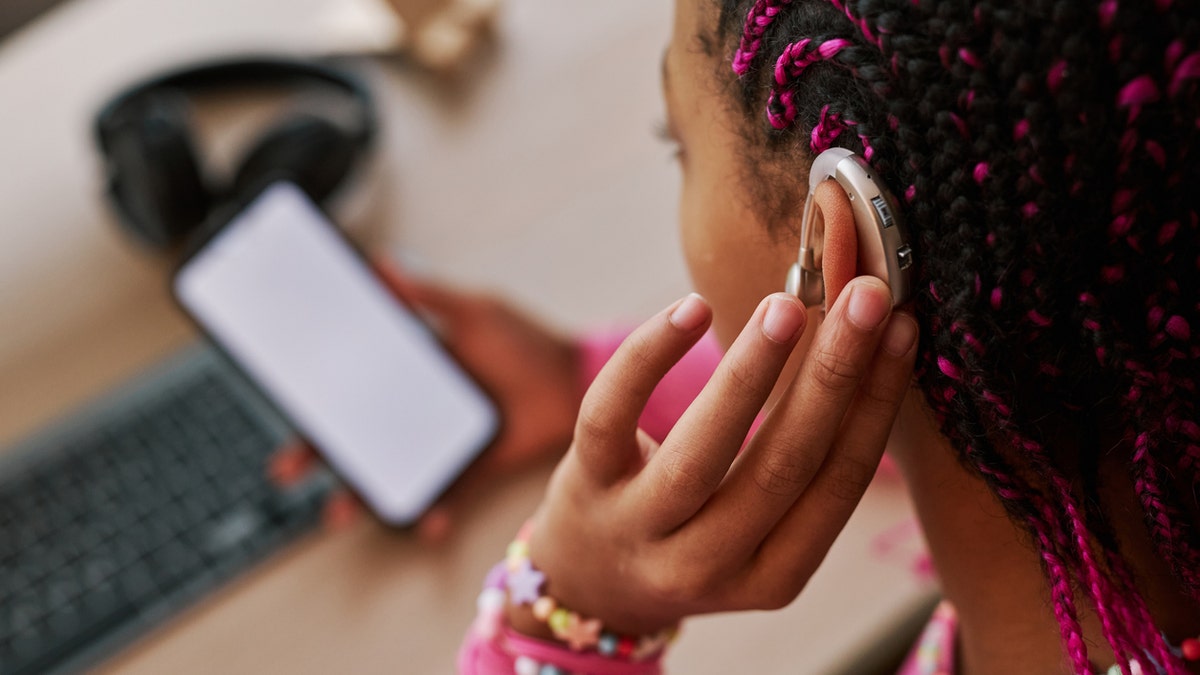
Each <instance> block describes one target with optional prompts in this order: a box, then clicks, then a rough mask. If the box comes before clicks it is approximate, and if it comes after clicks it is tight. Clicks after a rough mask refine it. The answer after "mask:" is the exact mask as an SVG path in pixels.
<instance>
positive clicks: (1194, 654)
mask: <svg viewBox="0 0 1200 675" xmlns="http://www.w3.org/2000/svg"><path fill="white" fill-rule="evenodd" d="M1179 649H1180V651H1182V652H1183V658H1185V659H1187V660H1188V661H1200V638H1189V639H1187V640H1184V641H1183V644H1181V645H1179Z"/></svg>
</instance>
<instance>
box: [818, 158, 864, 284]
mask: <svg viewBox="0 0 1200 675" xmlns="http://www.w3.org/2000/svg"><path fill="white" fill-rule="evenodd" d="M812 199H813V200H814V201H815V202H816V206H817V208H818V209H820V211H821V215H822V216H823V220H824V221H825V236H824V240H825V241H824V249H823V251H822V252H821V275H822V276H823V277H824V280H825V306H826V307H833V303H835V302H837V298H838V296H839V295H841V293H842V289H844V288H846V284H849V283H850V280H851V279H853V278H854V277H856V276H858V228H857V227H855V225H854V211H853V210H852V209H851V207H850V198H849V197H848V196H847V195H846V191H845V190H844V189H843V188H842V186H841V185H838V183H837V181H835V180H833V179H832V178H831V179H828V180H825V181H823V182H821V183H820V184H819V185H817V187H816V189H815V190H813V194H812Z"/></svg>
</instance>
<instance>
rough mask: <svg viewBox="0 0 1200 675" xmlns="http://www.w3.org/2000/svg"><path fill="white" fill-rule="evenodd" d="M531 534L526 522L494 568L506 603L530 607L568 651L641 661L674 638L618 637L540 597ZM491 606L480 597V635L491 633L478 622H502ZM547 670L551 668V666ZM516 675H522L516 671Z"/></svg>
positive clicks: (668, 633)
mask: <svg viewBox="0 0 1200 675" xmlns="http://www.w3.org/2000/svg"><path fill="white" fill-rule="evenodd" d="M531 535H532V527H531V525H530V524H529V523H526V525H525V526H524V527H522V528H521V531H520V533H519V534H518V535H517V539H516V540H515V541H513V542H512V543H511V544H509V546H508V550H507V555H506V557H505V561H504V562H503V563H501V564H500V565H498V566H497V568H498V570H499V572H500V574H501V575H503V583H502V584H500V585H501V586H503V587H507V589H508V596H507V599H508V601H511V602H512V603H514V604H517V605H531V606H532V611H533V615H534V617H535V618H537V619H538V620H539V621H545V622H546V624H547V626H549V628H550V631H551V632H552V633H553V634H554V636H555V637H556V638H558V639H559V640H562V641H564V642H566V643H567V646H568V647H569V648H570V649H572V650H573V651H577V652H579V651H585V650H589V649H596V651H597V652H598V653H600V654H601V655H603V656H609V657H612V658H620V659H625V660H630V659H631V657H632V658H633V659H636V660H638V661H642V660H647V659H649V658H652V657H654V656H657V655H658V654H659V653H660V652H661V651H662V649H663V648H664V647H665V646H666V644H667V643H668V642H669V641H670V640H671V639H673V638H674V637H675V630H674V629H667V630H664V631H660V632H659V633H656V634H654V635H649V636H643V637H641V638H640V639H639V638H634V637H621V636H618V635H616V634H615V633H602V629H603V624H602V623H601V621H600V620H599V619H587V618H584V617H582V616H580V615H579V614H578V613H576V612H572V611H569V610H567V609H565V608H563V607H560V606H559V604H558V601H556V600H555V599H554V598H551V597H550V596H547V595H542V594H541V589H542V586H544V585H545V583H546V575H545V574H543V573H542V572H541V571H539V570H538V569H536V568H535V567H534V566H533V562H532V561H531V560H530V559H529V537H530V536H531ZM495 604H496V603H495V599H494V598H493V597H492V596H490V595H489V596H488V597H486V598H485V597H484V596H482V595H481V596H480V599H479V605H480V613H479V617H480V620H481V621H480V622H479V627H478V632H479V633H480V634H483V633H491V632H492V630H491V627H490V626H489V625H487V624H486V623H484V622H483V621H482V619H483V618H484V617H485V616H493V615H494V616H495V617H497V618H498V619H499V620H503V618H504V614H503V611H502V610H493V609H492V608H493V606H494V605H495ZM496 630H498V628H497V629H496ZM489 639H490V638H489ZM535 665H536V664H535ZM540 667H541V668H542V670H539V671H538V672H537V673H536V674H535V675H542V674H543V672H546V673H550V674H551V675H554V674H561V675H566V673H565V672H563V671H560V670H553V671H545V668H546V667H547V665H545V664H542V665H541V666H540ZM549 667H551V668H554V666H549ZM517 675H526V674H525V673H523V672H518V673H517Z"/></svg>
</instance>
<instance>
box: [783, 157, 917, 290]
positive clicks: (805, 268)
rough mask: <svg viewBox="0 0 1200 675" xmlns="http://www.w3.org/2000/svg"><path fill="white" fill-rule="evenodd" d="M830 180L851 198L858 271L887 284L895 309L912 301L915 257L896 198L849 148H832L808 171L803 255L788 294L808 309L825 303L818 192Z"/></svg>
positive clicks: (791, 276) (790, 277)
mask: <svg viewBox="0 0 1200 675" xmlns="http://www.w3.org/2000/svg"><path fill="white" fill-rule="evenodd" d="M829 178H832V179H834V180H836V181H837V182H838V185H841V186H842V189H843V190H845V191H846V195H847V196H848V197H849V198H850V207H851V212H852V213H853V214H854V227H855V230H856V233H857V236H858V270H859V273H861V274H869V275H871V276H873V277H876V278H878V279H881V280H882V281H883V282H884V283H886V284H887V285H888V287H890V288H891V290H892V299H893V303H894V304H895V305H897V306H899V305H901V304H903V303H905V302H907V301H908V299H909V296H910V294H911V289H912V266H913V253H912V247H911V246H910V245H909V244H908V233H907V231H906V230H905V227H904V222H903V218H902V216H901V214H900V210H899V208H898V207H897V204H896V199H895V198H894V197H892V195H891V193H890V192H888V189H887V187H885V186H884V185H883V183H882V181H880V180H879V179H878V176H877V174H876V173H875V170H874V169H872V168H871V165H869V164H867V163H866V161H865V160H863V159H862V158H861V157H859V156H858V155H856V154H854V153H853V152H851V151H849V150H846V149H844V148H831V149H829V150H826V151H825V152H822V153H821V154H820V155H817V158H816V160H815V161H814V162H813V165H812V169H811V170H810V172H809V177H808V197H807V198H806V199H805V200H804V216H803V219H802V220H801V221H800V253H799V255H798V256H797V261H796V263H795V264H793V265H792V267H791V269H789V270H788V277H787V286H786V288H787V292H788V293H790V294H792V295H795V296H796V297H798V298H800V301H801V302H803V303H804V304H805V305H806V306H808V307H815V306H817V305H824V303H825V282H824V279H823V277H822V275H821V269H822V265H821V257H822V254H823V252H824V239H825V222H824V218H823V216H822V214H821V212H820V210H819V209H818V208H817V205H816V203H815V201H814V200H813V192H814V191H815V190H816V188H817V186H818V185H820V184H821V183H822V182H823V181H825V180H827V179H829Z"/></svg>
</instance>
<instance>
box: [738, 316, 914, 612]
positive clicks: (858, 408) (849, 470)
mask: <svg viewBox="0 0 1200 675" xmlns="http://www.w3.org/2000/svg"><path fill="white" fill-rule="evenodd" d="M917 335H918V329H917V323H916V321H915V320H913V318H912V317H911V316H909V315H908V314H906V313H898V314H896V315H895V316H893V317H892V320H891V321H890V322H889V323H888V326H887V330H886V332H885V333H884V336H883V340H882V344H881V348H880V349H879V351H878V352H877V353H876V356H875V359H874V361H873V362H872V363H871V368H870V371H869V372H868V374H867V376H866V378H865V379H864V380H863V383H862V385H861V386H860V387H859V389H858V392H857V394H856V395H855V398H854V401H853V403H852V404H851V406H850V409H849V410H848V411H847V413H846V417H845V420H844V422H843V424H842V433H841V435H840V436H839V437H838V439H837V441H835V443H834V447H833V450H832V451H831V452H830V453H829V456H828V458H827V459H826V461H825V462H824V464H823V465H822V466H821V468H820V469H819V470H818V471H817V474H816V476H814V477H813V479H812V482H811V483H810V484H809V487H808V489H807V490H805V492H804V494H802V495H801V496H800V498H799V499H797V500H796V503H795V504H794V505H793V506H792V507H791V509H789V510H788V512H787V513H786V514H785V515H784V516H783V518H782V519H781V520H780V521H779V523H778V525H777V526H776V527H775V529H774V530H772V531H771V533H770V534H769V535H768V536H767V538H766V540H765V541H764V542H763V543H762V545H761V546H760V548H759V549H758V554H757V555H756V559H755V562H754V566H753V568H752V573H751V581H750V585H749V588H750V589H751V593H752V594H757V595H761V594H763V593H770V592H772V586H773V587H774V592H779V591H780V581H781V580H788V579H791V580H792V584H791V585H792V589H789V590H794V591H795V593H798V592H799V590H800V588H801V587H802V586H803V584H804V582H806V581H807V580H808V578H809V577H811V576H812V574H813V573H814V572H815V571H816V569H817V566H818V565H820V563H821V560H822V559H823V558H824V556H825V553H826V552H827V551H828V550H829V547H831V546H832V545H833V542H834V540H835V539H836V538H837V536H838V534H839V533H840V532H841V531H842V528H843V527H845V525H846V521H847V520H849V518H850V515H851V514H852V513H853V512H854V509H855V508H856V507H857V506H858V503H859V501H860V500H861V499H862V495H863V493H864V492H865V491H866V489H867V486H868V485H870V482H871V479H872V477H873V476H874V475H875V472H876V470H877V468H878V466H879V462H880V460H881V459H882V457H883V451H884V448H885V447H886V445H887V439H888V436H889V434H890V433H891V429H892V424H893V423H894V422H895V419H896V415H897V414H898V412H899V409H900V405H901V404H902V403H903V401H904V397H905V395H906V394H907V393H908V390H909V389H910V387H911V384H912V370H913V364H914V363H915V362H916V356H917ZM768 580H773V581H768ZM795 593H793V594H792V597H794V596H795Z"/></svg>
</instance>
